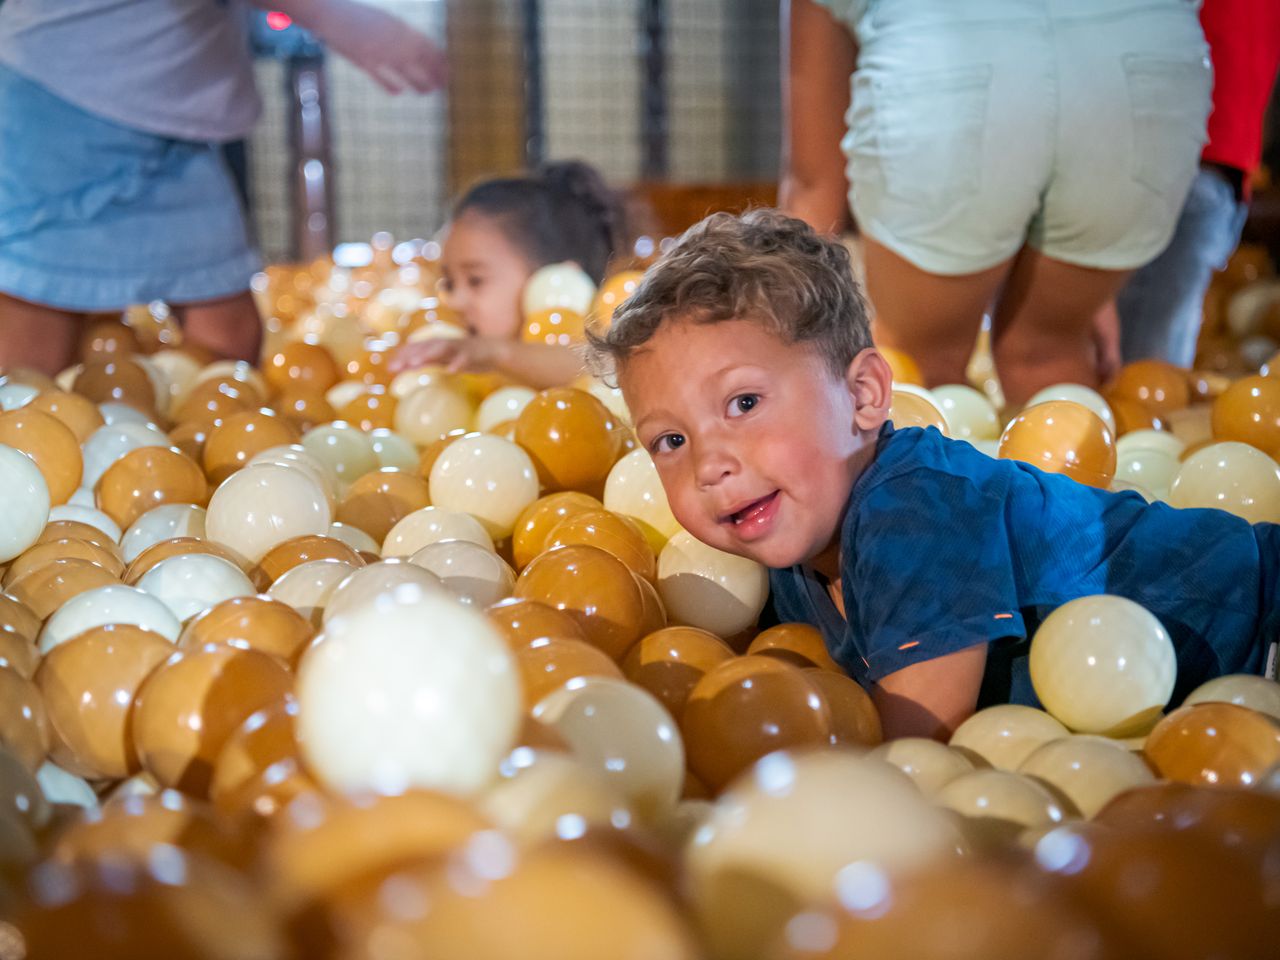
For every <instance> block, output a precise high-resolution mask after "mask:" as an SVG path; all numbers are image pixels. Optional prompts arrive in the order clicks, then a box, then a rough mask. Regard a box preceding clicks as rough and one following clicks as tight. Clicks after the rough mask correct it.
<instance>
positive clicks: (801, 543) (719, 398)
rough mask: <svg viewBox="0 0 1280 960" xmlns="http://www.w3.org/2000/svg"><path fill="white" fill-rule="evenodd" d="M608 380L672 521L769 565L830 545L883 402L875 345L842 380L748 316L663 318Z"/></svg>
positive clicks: (886, 378)
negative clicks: (616, 385) (653, 469)
mask: <svg viewBox="0 0 1280 960" xmlns="http://www.w3.org/2000/svg"><path fill="white" fill-rule="evenodd" d="M619 380H620V385H621V387H622V392H623V395H624V396H625V397H626V400H627V404H628V405H629V407H630V409H631V413H632V415H633V417H634V421H635V425H636V434H637V437H638V438H639V441H640V442H641V443H642V444H643V445H644V446H645V448H646V449H647V450H648V451H649V453H650V454H651V455H652V457H653V460H654V463H655V464H656V465H657V467H658V474H659V476H660V477H661V478H662V485H663V487H664V488H665V489H666V492H667V499H668V500H669V501H670V503H671V510H672V512H673V513H674V514H675V517H676V519H677V520H679V521H680V523H681V524H682V525H683V526H684V528H685V529H686V530H688V531H689V532H690V533H692V534H693V535H694V536H695V537H697V538H698V539H699V540H701V541H703V542H704V543H707V544H710V545H711V546H713V547H716V548H717V549H720V550H724V551H727V552H729V553H735V554H738V555H740V556H744V557H750V558H751V559H753V560H756V561H758V562H760V563H763V564H765V565H766V566H769V567H788V566H792V565H793V564H797V563H805V562H809V561H811V560H813V559H814V558H815V557H817V556H819V555H820V554H822V553H823V552H824V551H826V550H827V549H828V548H829V547H830V546H831V545H832V544H833V542H835V541H836V540H837V539H838V537H839V533H840V521H841V519H842V517H843V514H844V506H845V502H846V501H847V499H848V496H849V491H850V489H851V488H852V485H853V481H854V479H855V478H856V477H857V475H858V474H859V473H860V472H861V471H862V469H863V468H864V466H865V465H866V463H867V462H868V461H869V460H870V457H871V455H872V453H873V451H874V444H875V438H876V435H877V432H878V431H879V428H880V425H881V424H882V423H883V422H884V419H885V415H886V413H887V410H888V406H889V398H890V373H889V369H888V366H887V364H885V362H884V360H883V358H881V357H880V355H879V354H878V353H876V352H875V351H874V350H865V351H863V352H862V353H860V354H859V355H858V357H857V358H856V359H855V360H854V362H853V364H852V365H851V366H850V368H849V374H848V377H847V378H846V379H844V380H841V379H837V378H836V377H834V376H833V375H832V373H831V371H830V370H829V369H828V367H827V365H826V364H825V363H824V362H823V360H822V359H821V358H820V357H819V356H818V354H817V351H816V350H815V349H814V348H813V347H811V346H808V345H803V344H790V343H787V342H786V341H784V340H782V339H781V338H780V337H778V336H776V335H775V334H773V333H771V332H770V331H769V330H768V329H767V328H765V327H764V326H763V325H761V324H759V323H755V322H752V321H749V320H729V321H724V322H721V323H709V324H697V323H691V322H682V321H676V322H666V323H663V324H662V326H660V327H659V329H658V332H657V334H656V335H655V336H654V337H653V338H652V339H651V340H650V341H649V342H648V343H647V344H645V346H644V347H643V348H641V349H640V350H638V351H636V352H635V353H634V354H633V355H632V357H631V358H630V359H629V360H628V361H627V363H626V364H625V366H624V367H623V368H622V369H621V370H620V371H619Z"/></svg>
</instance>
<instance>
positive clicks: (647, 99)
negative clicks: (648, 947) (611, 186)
mask: <svg viewBox="0 0 1280 960" xmlns="http://www.w3.org/2000/svg"><path fill="white" fill-rule="evenodd" d="M666 8H667V5H666V2H665V0H644V2H643V3H642V4H641V8H640V57H641V63H642V72H641V75H642V83H641V86H640V137H641V140H642V144H643V149H642V156H641V161H640V163H641V176H642V177H643V178H644V179H646V180H661V179H664V178H665V177H666V175H667V172H668V169H669V155H668V149H667V147H668V137H669V130H668V127H667V39H666V34H667V29H666V21H667V16H666Z"/></svg>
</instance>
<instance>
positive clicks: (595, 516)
mask: <svg viewBox="0 0 1280 960" xmlns="http://www.w3.org/2000/svg"><path fill="white" fill-rule="evenodd" d="M553 496H554V494H553ZM573 544H585V545H587V546H591V547H599V548H600V549H601V550H605V551H607V552H609V553H611V554H613V555H614V556H615V557H617V558H618V559H619V560H621V561H622V562H623V563H625V564H626V565H627V566H628V567H629V568H631V571H632V572H633V573H635V574H637V575H638V576H641V577H644V578H645V579H646V580H648V581H650V582H652V581H653V579H654V578H655V577H656V576H657V573H658V560H657V558H656V557H655V556H654V555H653V548H652V547H650V546H649V541H648V540H646V539H645V537H644V533H643V532H642V531H641V529H640V528H639V527H638V526H636V524H635V521H633V520H631V519H629V518H628V517H624V516H621V515H620V514H616V513H610V512H609V511H608V510H604V509H600V510H587V511H583V512H582V513H575V514H572V515H571V516H568V517H566V518H565V519H563V520H561V521H560V522H559V523H558V524H556V526H555V527H554V528H553V529H552V531H551V535H550V537H549V538H548V540H547V546H546V549H548V550H554V549H556V548H557V547H567V546H572V545H573Z"/></svg>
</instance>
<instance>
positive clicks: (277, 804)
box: [209, 698, 318, 817]
mask: <svg viewBox="0 0 1280 960" xmlns="http://www.w3.org/2000/svg"><path fill="white" fill-rule="evenodd" d="M297 717H298V704H297V701H295V700H293V699H292V698H290V699H287V700H279V701H277V702H275V703H273V704H271V705H269V706H267V707H264V708H263V709H261V710H259V711H258V712H257V713H254V714H252V715H251V716H249V717H248V718H247V719H246V720H245V721H244V723H242V724H240V726H238V727H237V728H236V729H235V731H234V732H233V733H232V734H231V736H230V737H228V738H227V742H226V744H225V745H224V746H223V748H222V751H221V752H220V753H219V754H218V759H217V761H216V762H215V763H214V765H213V779H212V781H210V784H209V798H210V799H211V800H212V801H213V804H214V806H215V807H216V808H217V809H218V811H219V812H221V813H223V814H224V815H226V816H229V817H236V816H240V815H242V814H245V813H248V812H253V813H255V814H257V815H258V816H261V817H269V816H272V815H273V814H275V813H276V812H278V811H279V810H281V809H282V808H284V807H285V806H286V805H288V803H289V802H290V801H292V800H293V799H294V798H295V797H298V796H300V795H302V794H304V793H312V792H314V791H316V790H317V789H318V787H317V786H316V784H315V781H314V780H312V779H311V777H310V776H309V775H308V774H307V773H306V768H305V767H304V766H303V763H302V756H301V753H300V752H299V749H298V737H297Z"/></svg>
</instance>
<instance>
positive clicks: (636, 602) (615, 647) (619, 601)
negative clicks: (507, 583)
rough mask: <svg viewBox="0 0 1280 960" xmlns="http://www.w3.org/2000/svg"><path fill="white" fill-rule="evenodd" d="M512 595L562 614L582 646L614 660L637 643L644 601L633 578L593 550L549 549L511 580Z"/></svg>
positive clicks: (620, 564)
mask: <svg viewBox="0 0 1280 960" xmlns="http://www.w3.org/2000/svg"><path fill="white" fill-rule="evenodd" d="M515 596H517V597H519V598H521V599H523V600H537V601H539V602H541V603H545V604H547V605H548V606H551V607H555V608H556V609H557V610H563V611H565V612H566V613H568V614H569V615H570V616H572V617H573V618H574V620H575V621H577V624H578V626H579V627H581V628H582V631H583V632H584V633H585V634H586V635H587V640H588V642H590V643H592V644H594V645H595V646H597V647H599V648H600V649H601V650H603V651H604V652H605V653H607V654H608V655H609V656H610V657H612V658H613V659H614V660H620V659H621V658H622V657H623V656H624V655H625V654H626V652H627V650H628V648H630V646H631V644H633V643H635V642H636V640H638V639H639V638H640V632H641V630H642V629H643V627H642V617H643V614H644V598H643V597H642V595H641V593H640V588H639V586H637V584H636V578H635V577H634V576H632V574H631V571H630V570H629V569H628V568H627V565H626V564H624V563H623V562H622V561H621V560H619V559H618V558H617V557H615V556H613V555H612V554H610V553H606V552H605V551H603V550H601V549H600V548H598V547H589V546H572V547H561V548H560V549H559V550H549V551H547V552H546V553H544V554H542V555H541V556H539V557H538V558H537V559H535V560H534V561H533V562H532V563H531V564H529V565H528V566H527V567H525V569H524V570H523V572H521V574H520V576H519V578H518V579H517V580H516V588H515Z"/></svg>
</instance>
